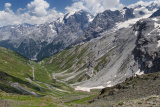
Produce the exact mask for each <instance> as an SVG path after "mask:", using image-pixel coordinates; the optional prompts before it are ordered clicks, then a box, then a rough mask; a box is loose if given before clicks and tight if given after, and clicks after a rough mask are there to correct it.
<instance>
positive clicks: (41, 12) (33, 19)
mask: <svg viewBox="0 0 160 107" xmlns="http://www.w3.org/2000/svg"><path fill="white" fill-rule="evenodd" d="M11 6H12V5H11V4H10V3H5V5H4V10H2V11H0V27H2V26H6V25H14V24H22V23H29V24H43V23H45V22H52V21H54V20H56V19H57V18H59V17H61V16H63V13H61V12H58V11H56V10H55V8H52V9H49V6H50V5H49V3H47V2H46V1H45V0H34V1H32V2H30V3H29V4H27V5H26V8H24V9H22V8H19V9H17V13H14V12H13V11H12V10H11Z"/></svg>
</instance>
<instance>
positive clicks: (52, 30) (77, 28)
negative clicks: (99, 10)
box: [0, 11, 93, 60]
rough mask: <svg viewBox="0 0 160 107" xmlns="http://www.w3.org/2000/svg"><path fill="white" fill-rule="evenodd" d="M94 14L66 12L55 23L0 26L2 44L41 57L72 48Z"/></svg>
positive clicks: (33, 56) (26, 55)
mask: <svg viewBox="0 0 160 107" xmlns="http://www.w3.org/2000/svg"><path fill="white" fill-rule="evenodd" d="M92 18H93V16H92V15H91V14H90V13H88V12H85V11H78V12H76V13H75V14H71V15H70V14H66V15H65V16H64V17H62V18H59V19H57V21H54V22H52V23H45V24H41V25H29V24H23V25H15V26H6V27H2V28H0V46H2V47H5V48H9V49H12V50H14V51H16V52H18V53H20V54H22V55H23V56H25V57H27V58H29V59H32V60H37V59H38V60H40V59H43V58H44V57H49V56H51V55H53V54H55V53H58V52H59V51H62V50H63V49H65V48H66V47H68V46H69V45H70V44H71V43H72V42H73V41H74V40H75V39H77V38H78V37H79V36H80V35H81V34H82V33H83V31H84V30H85V29H86V27H87V26H88V24H89V23H90V21H91V20H92Z"/></svg>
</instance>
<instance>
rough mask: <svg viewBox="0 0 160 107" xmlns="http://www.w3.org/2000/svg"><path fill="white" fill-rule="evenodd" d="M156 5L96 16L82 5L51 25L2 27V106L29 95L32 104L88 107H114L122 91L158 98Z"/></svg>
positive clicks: (159, 38)
mask: <svg viewBox="0 0 160 107" xmlns="http://www.w3.org/2000/svg"><path fill="white" fill-rule="evenodd" d="M159 7H160V6H159V5H158V4H156V3H151V4H149V5H138V6H134V7H133V6H132V7H130V6H129V7H124V8H123V9H121V10H114V11H111V10H105V11H104V12H102V13H98V14H97V15H95V16H94V15H92V14H91V13H89V12H86V11H84V10H80V11H77V12H75V13H67V14H65V15H64V16H63V17H60V18H58V19H57V20H56V21H53V22H51V23H44V24H41V25H30V24H27V23H25V24H21V25H10V26H4V27H1V28H0V66H1V67H0V92H1V93H0V97H1V96H2V98H3V99H1V98H0V106H3V105H1V102H3V101H4V103H5V101H7V103H8V104H13V102H10V100H8V99H12V100H14V101H15V102H14V103H15V104H17V105H15V106H20V105H19V102H21V101H24V102H21V103H25V104H27V105H28V106H29V103H28V102H30V101H29V100H26V99H29V97H30V98H33V99H34V98H35V97H36V98H35V99H34V102H32V103H31V104H30V105H32V106H33V105H34V106H40V105H47V106H53V105H57V106H64V105H67V106H83V104H82V103H83V102H86V101H89V103H92V104H91V105H90V106H92V105H94V104H95V103H97V102H100V101H102V102H103V103H104V102H105V101H106V100H107V99H108V100H107V101H108V103H107V104H111V105H113V104H115V103H117V102H118V101H121V100H122V99H120V97H119V96H121V95H123V96H124V98H123V100H124V99H126V98H128V99H133V98H142V97H146V96H145V95H148V96H150V95H153V94H154V95H155V94H156V95H157V94H158V95H159V92H158V91H156V90H155V89H158V90H159V89H160V88H159V85H156V83H158V82H159V76H157V75H159V73H157V72H159V71H160V66H159V64H160V14H159V13H160V9H159ZM2 47H3V48H2ZM34 61H37V62H34ZM145 80H146V83H145ZM152 82H155V83H152ZM147 84H149V87H147ZM146 87H147V88H146ZM151 87H152V88H151ZM141 88H145V89H144V91H142V90H140V89H141ZM101 89H102V90H101ZM133 89H134V90H133ZM99 90H100V94H99V95H98V96H97V93H98V92H99ZM139 90H140V91H139ZM81 91H87V92H90V93H87V92H81ZM124 92H126V93H129V94H130V95H132V96H129V94H127V95H125V93H124ZM131 92H134V93H136V92H137V93H140V94H137V95H133V94H131ZM10 93H13V95H12V94H10ZM14 94H16V95H14ZM17 95H18V96H17ZM26 95H31V96H26ZM140 95H142V96H140ZM8 96H9V97H8ZM14 96H16V97H15V99H13V97H14ZM33 96H34V97H33ZM44 96H45V97H44ZM50 96H51V97H50ZM4 99H5V100H4ZM22 99H25V100H22ZM53 99H54V101H53ZM91 99H92V100H91ZM113 99H115V100H113ZM12 100H11V101H12ZM125 101H126V100H125ZM57 102H60V103H57ZM73 103H76V104H82V105H72V104H73ZM25 104H24V105H25ZM69 104H71V105H69ZM87 104H88V103H87ZM101 105H102V103H101V104H100V105H97V106H101ZM118 105H123V104H122V103H118ZM84 106H88V105H84ZM94 106H95V105H94ZM108 106H110V105H108Z"/></svg>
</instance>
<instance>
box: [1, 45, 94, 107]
mask: <svg viewBox="0 0 160 107" xmlns="http://www.w3.org/2000/svg"><path fill="white" fill-rule="evenodd" d="M32 67H34V69H35V80H36V81H32V84H31V83H30V82H29V81H28V80H26V78H30V79H31V80H32V79H33V75H32ZM40 82H42V83H40ZM13 83H18V84H19V85H20V86H21V87H23V88H25V89H27V90H29V91H33V92H35V93H37V94H39V95H41V96H43V97H35V96H31V95H25V93H23V92H21V91H18V90H16V89H15V88H13V87H12V86H11V84H13ZM43 83H47V84H48V85H50V86H51V87H48V86H47V85H45V84H43ZM35 84H38V85H39V86H40V87H42V89H43V91H44V92H41V91H40V88H39V87H38V86H37V85H35ZM52 86H53V87H56V88H58V89H62V90H65V91H70V92H63V91H59V90H56V89H53V88H52ZM89 96H92V93H85V92H76V91H73V89H72V88H70V87H69V86H67V85H65V84H64V83H60V82H57V81H56V80H53V79H52V74H51V71H48V70H47V69H45V68H44V67H43V66H41V65H40V64H38V63H35V62H32V61H29V60H27V59H25V58H24V57H23V56H21V55H19V54H17V53H15V52H13V51H11V50H8V49H5V48H1V47H0V106H4V105H3V102H4V104H5V103H6V104H7V105H9V106H15V107H17V106H22V107H23V106H24V107H28V106H32V107H34V106H35V107H37V106H50V107H53V106H63V105H68V104H70V103H72V100H74V99H77V100H76V101H78V99H83V98H85V97H86V99H88V97H89ZM68 100H70V101H71V102H70V101H69V102H68V103H64V102H65V101H68ZM84 100H85V99H84ZM84 100H83V101H84ZM81 102H82V101H81ZM75 103H76V102H75ZM1 104H2V105H1Z"/></svg>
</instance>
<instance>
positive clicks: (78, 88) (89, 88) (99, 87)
mask: <svg viewBox="0 0 160 107" xmlns="http://www.w3.org/2000/svg"><path fill="white" fill-rule="evenodd" d="M103 88H105V87H103V86H98V87H80V86H77V87H76V88H75V90H80V91H87V92H90V90H91V89H103Z"/></svg>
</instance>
